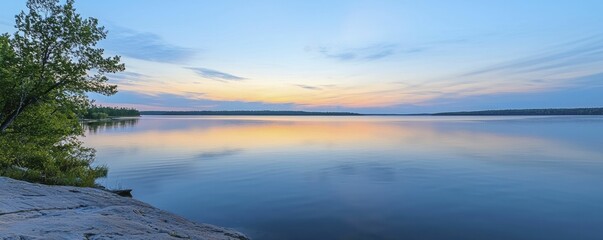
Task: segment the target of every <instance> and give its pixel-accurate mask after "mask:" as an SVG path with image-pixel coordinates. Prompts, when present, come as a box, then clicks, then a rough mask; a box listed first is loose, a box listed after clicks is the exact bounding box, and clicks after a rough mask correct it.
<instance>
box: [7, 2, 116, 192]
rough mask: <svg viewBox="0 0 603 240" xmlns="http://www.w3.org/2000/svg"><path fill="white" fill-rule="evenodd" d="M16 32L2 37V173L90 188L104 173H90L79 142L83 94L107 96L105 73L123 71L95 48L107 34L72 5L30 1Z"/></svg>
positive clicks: (90, 155) (111, 88) (87, 152)
mask: <svg viewBox="0 0 603 240" xmlns="http://www.w3.org/2000/svg"><path fill="white" fill-rule="evenodd" d="M27 8H28V9H29V10H28V12H21V13H20V14H18V15H17V16H16V17H15V19H16V21H15V27H16V29H17V31H16V32H15V33H14V34H12V35H9V34H4V35H1V36H0V144H1V145H0V174H3V175H9V176H13V177H19V178H25V179H27V180H32V181H38V182H44V183H55V184H69V185H92V184H94V179H95V178H97V177H100V176H102V175H104V174H106V169H104V168H101V167H91V166H90V163H91V162H92V160H93V159H94V150H93V149H89V148H85V147H83V146H82V144H81V142H80V141H79V140H78V139H77V137H78V136H80V135H82V134H83V129H82V127H81V125H80V124H79V122H78V116H80V115H82V114H85V113H86V109H87V108H88V107H89V106H90V105H91V104H90V100H89V99H88V97H87V95H86V94H87V93H89V92H95V93H100V94H104V95H111V94H114V93H115V92H116V86H115V85H112V84H109V83H108V82H107V81H108V78H107V77H106V74H107V73H115V72H119V71H123V70H124V65H123V64H121V63H120V58H119V56H114V57H104V50H103V49H102V48H98V47H96V44H97V42H98V41H100V40H102V39H104V38H105V37H106V35H107V31H105V29H104V27H101V26H98V21H97V20H96V19H94V18H83V17H81V16H80V15H79V14H77V13H76V11H75V8H74V1H73V0H67V1H66V2H65V4H60V3H59V1H58V0H28V1H27Z"/></svg>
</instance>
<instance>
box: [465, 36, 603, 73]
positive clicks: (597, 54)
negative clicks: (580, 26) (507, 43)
mask: <svg viewBox="0 0 603 240" xmlns="http://www.w3.org/2000/svg"><path fill="white" fill-rule="evenodd" d="M596 62H603V37H602V36H596V37H589V38H585V39H581V40H578V41H574V42H570V43H566V44H562V45H560V46H557V47H555V48H553V49H551V50H548V51H545V52H543V53H541V54H538V55H536V56H530V57H526V58H522V59H517V60H515V61H511V62H507V63H502V64H499V65H495V66H491V67H487V68H483V69H479V70H476V71H472V72H468V73H465V74H463V75H462V77H469V76H476V75H484V74H500V73H503V74H526V73H534V72H543V71H551V70H557V69H561V68H569V67H577V66H581V65H585V64H592V63H596Z"/></svg>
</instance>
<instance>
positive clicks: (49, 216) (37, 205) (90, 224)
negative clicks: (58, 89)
mask: <svg viewBox="0 0 603 240" xmlns="http://www.w3.org/2000/svg"><path fill="white" fill-rule="evenodd" d="M0 239H207V240H217V239H224V240H248V239H249V238H247V237H246V236H245V235H243V234H241V233H239V232H237V231H234V230H231V229H226V228H221V227H217V226H213V225H209V224H199V223H194V222H191V221H189V220H186V219H184V218H182V217H179V216H176V215H174V214H172V213H169V212H166V211H163V210H160V209H157V208H154V207H152V206H150V205H148V204H146V203H143V202H140V201H137V200H135V199H131V198H125V197H120V196H118V195H116V194H113V193H110V192H106V191H102V190H99V189H94V188H78V187H67V186H46V185H41V184H32V183H27V182H23V181H17V180H13V179H10V178H5V177H0Z"/></svg>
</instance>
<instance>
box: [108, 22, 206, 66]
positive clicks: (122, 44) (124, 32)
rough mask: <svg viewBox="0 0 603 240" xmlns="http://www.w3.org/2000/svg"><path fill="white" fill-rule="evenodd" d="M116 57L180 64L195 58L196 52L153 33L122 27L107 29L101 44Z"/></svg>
mask: <svg viewBox="0 0 603 240" xmlns="http://www.w3.org/2000/svg"><path fill="white" fill-rule="evenodd" d="M101 43H102V44H104V46H105V47H106V48H107V49H108V50H111V51H113V52H115V53H116V54H118V55H123V56H126V57H131V58H136V59H142V60H147V61H154V62H168V63H182V62H185V61H187V60H190V59H191V58H192V57H194V56H195V54H196V52H197V51H196V50H194V49H190V48H186V47H181V46H177V45H174V44H170V43H168V42H166V41H165V40H163V39H162V38H161V37H160V36H158V35H156V34H154V33H148V32H137V31H134V30H131V29H127V28H123V27H112V28H110V29H109V34H108V37H107V39H106V40H105V41H103V42H101Z"/></svg>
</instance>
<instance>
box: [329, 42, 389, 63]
mask: <svg viewBox="0 0 603 240" xmlns="http://www.w3.org/2000/svg"><path fill="white" fill-rule="evenodd" d="M396 51H397V46H396V45H394V44H378V45H373V46H368V47H363V48H348V49H334V48H328V47H320V48H319V49H318V52H319V53H320V54H322V55H323V56H324V57H326V58H331V59H336V60H339V61H351V60H367V61H372V60H379V59H383V58H386V57H389V56H392V55H394V54H395V53H396Z"/></svg>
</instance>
